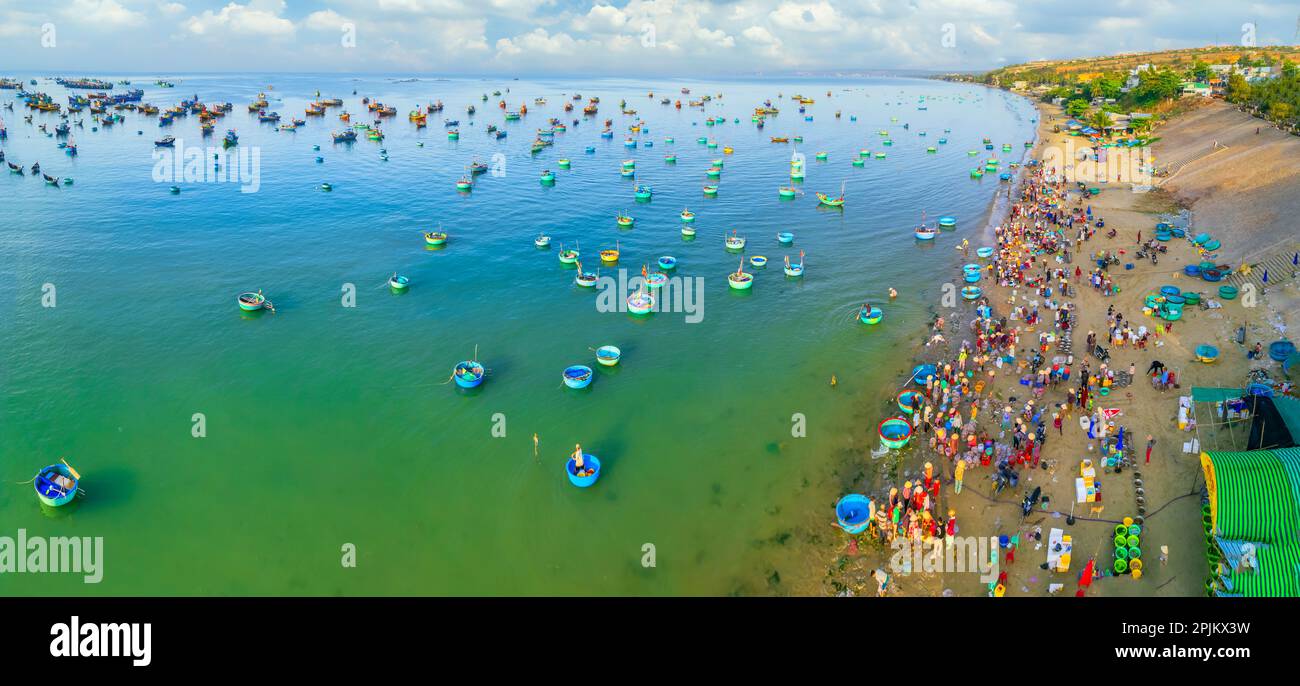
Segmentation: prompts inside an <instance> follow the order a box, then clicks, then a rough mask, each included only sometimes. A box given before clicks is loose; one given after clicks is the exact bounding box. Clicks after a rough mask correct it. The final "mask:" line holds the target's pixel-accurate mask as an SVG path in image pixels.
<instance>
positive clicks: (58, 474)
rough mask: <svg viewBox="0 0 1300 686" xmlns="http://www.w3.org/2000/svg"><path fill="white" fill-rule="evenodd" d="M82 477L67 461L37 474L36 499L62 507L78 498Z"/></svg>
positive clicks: (61, 461) (62, 461)
mask: <svg viewBox="0 0 1300 686" xmlns="http://www.w3.org/2000/svg"><path fill="white" fill-rule="evenodd" d="M80 481H81V475H80V474H78V473H77V470H75V469H73V468H72V466H71V465H69V464H68V463H67V461H65V460H60V461H59V463H58V464H52V465H50V466H48V467H46V468H44V469H42V470H41V471H39V472H37V473H36V477H35V478H34V479H33V485H34V486H35V488H36V497H37V498H39V499H40V501H41V503H43V504H45V505H48V506H50V507H62V506H64V505H67V504H68V503H70V502H72V501H73V499H75V498H76V497H77V493H78V490H77V484H78V483H79V482H80ZM24 554H25V553H24Z"/></svg>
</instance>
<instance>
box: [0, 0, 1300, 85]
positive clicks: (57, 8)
mask: <svg viewBox="0 0 1300 686" xmlns="http://www.w3.org/2000/svg"><path fill="white" fill-rule="evenodd" d="M1244 24H1252V25H1253V26H1254V27H1255V29H1254V40H1255V41H1256V44H1258V45H1276V44H1283V43H1285V44H1292V43H1295V42H1296V40H1297V30H1298V29H1300V3H1297V2H1295V1H1294V0H1292V1H1291V2H1273V1H1269V0H1258V1H1247V2H1239V1H1238V0H1228V1H1225V0H1213V1H1208V0H1181V1H1178V2H1172V1H1170V0H1089V1H1088V2H1080V1H1078V0H1074V1H1071V2H1065V1H1061V0H609V1H608V2H606V1H600V2H580V1H578V0H473V1H466V0H311V1H308V0H225V1H224V2H223V1H221V0H44V1H43V2H41V1H33V0H0V74H3V75H11V72H13V73H17V72H23V73H26V72H31V71H33V70H35V71H36V72H37V73H40V74H52V73H88V74H89V73H93V72H96V71H101V72H105V71H132V72H145V73H174V72H187V71H347V72H418V73H432V74H441V75H451V76H454V75H473V74H496V75H521V76H531V75H541V74H555V75H564V76H573V75H583V74H592V75H646V76H652V75H658V74H662V75H674V76H687V75H725V74H751V73H784V72H793V71H853V70H870V69H934V70H945V71H947V70H971V69H986V68H990V67H996V66H999V65H1002V64H1007V63H1015V62H1023V61H1027V60H1032V59H1041V58H1058V57H1074V56H1088V55H1097V54H1108V53H1114V52H1135V51H1142V50H1156V49H1164V48H1171V47H1188V46H1198V45H1208V44H1212V43H1218V44H1240V43H1241V42H1242V37H1243V33H1244V30H1243V25H1244ZM49 43H52V45H48V44H49Z"/></svg>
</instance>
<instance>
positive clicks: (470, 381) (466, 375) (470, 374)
mask: <svg viewBox="0 0 1300 686" xmlns="http://www.w3.org/2000/svg"><path fill="white" fill-rule="evenodd" d="M485 376H486V370H484V369H483V365H482V364H480V363H479V361H478V360H464V361H461V362H457V363H456V367H455V368H454V369H452V370H451V378H452V379H454V380H455V381H456V385H457V386H460V387H461V388H477V387H478V386H479V385H481V384H482V383H483V378H484V377H485Z"/></svg>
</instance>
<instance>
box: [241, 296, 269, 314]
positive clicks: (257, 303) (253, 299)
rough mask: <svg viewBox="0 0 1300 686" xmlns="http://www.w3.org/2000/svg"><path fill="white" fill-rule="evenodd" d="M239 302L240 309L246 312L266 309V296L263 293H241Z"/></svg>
mask: <svg viewBox="0 0 1300 686" xmlns="http://www.w3.org/2000/svg"><path fill="white" fill-rule="evenodd" d="M238 302H239V309H241V310H243V311H245V312H256V311H257V310H260V309H262V308H263V307H266V296H264V295H262V294H261V293H240V294H239V298H238Z"/></svg>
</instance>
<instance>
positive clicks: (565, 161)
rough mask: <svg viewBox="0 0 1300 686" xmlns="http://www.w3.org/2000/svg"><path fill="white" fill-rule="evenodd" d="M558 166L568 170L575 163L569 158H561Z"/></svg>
mask: <svg viewBox="0 0 1300 686" xmlns="http://www.w3.org/2000/svg"><path fill="white" fill-rule="evenodd" d="M556 164H558V165H560V169H568V168H569V167H570V166H571V165H572V164H573V163H572V162H570V161H569V158H567V157H565V158H561V159H560V160H559V161H558V162H556Z"/></svg>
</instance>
